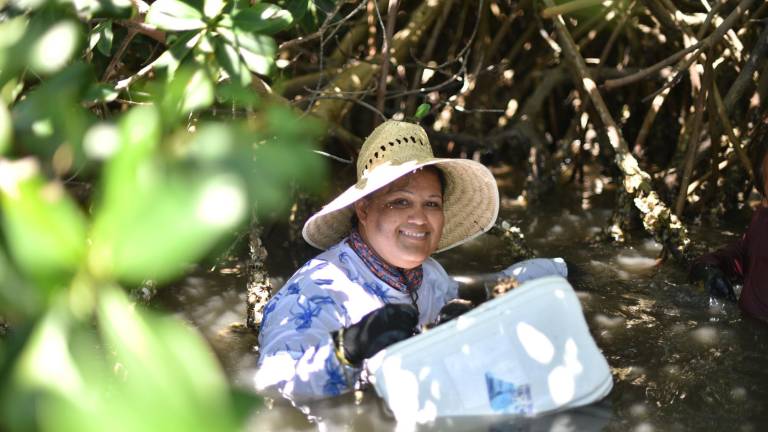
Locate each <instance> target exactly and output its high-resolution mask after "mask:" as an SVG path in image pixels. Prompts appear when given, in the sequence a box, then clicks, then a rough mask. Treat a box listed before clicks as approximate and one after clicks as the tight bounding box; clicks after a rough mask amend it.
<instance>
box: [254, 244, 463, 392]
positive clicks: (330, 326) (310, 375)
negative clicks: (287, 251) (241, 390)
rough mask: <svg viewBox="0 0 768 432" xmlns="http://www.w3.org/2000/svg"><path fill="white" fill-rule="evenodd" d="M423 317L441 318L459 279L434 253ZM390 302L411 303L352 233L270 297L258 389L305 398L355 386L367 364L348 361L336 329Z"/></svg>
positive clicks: (421, 292)
mask: <svg viewBox="0 0 768 432" xmlns="http://www.w3.org/2000/svg"><path fill="white" fill-rule="evenodd" d="M422 267H423V270H424V279H423V281H422V284H421V287H420V288H419V289H418V299H417V304H418V308H419V324H422V325H423V324H428V323H431V322H434V321H435V320H436V319H437V315H438V313H439V312H440V309H441V308H442V307H443V305H445V303H447V302H448V301H450V300H452V299H454V298H456V297H457V295H458V284H457V282H455V281H454V280H453V279H451V278H450V277H449V276H448V274H447V273H446V272H445V270H444V269H443V267H442V266H441V265H440V264H438V263H437V261H435V260H433V259H432V258H428V259H427V260H426V261H425V262H424V263H423V264H422ZM387 303H408V304H410V303H411V298H410V296H409V295H408V294H407V293H404V292H401V291H398V290H396V289H395V288H393V287H391V286H389V285H387V284H385V283H384V282H382V281H381V280H380V279H379V278H377V277H376V276H375V275H374V274H373V273H372V272H371V271H370V270H369V269H368V267H367V266H366V265H365V264H364V263H363V261H362V260H361V259H360V257H358V256H357V254H355V252H354V251H353V250H352V249H351V248H350V247H349V245H348V244H347V243H346V239H345V240H342V241H341V242H340V243H338V244H336V245H335V246H333V247H331V248H330V249H328V250H327V251H325V252H323V253H321V254H320V255H318V256H317V257H315V258H313V259H312V260H310V261H309V262H307V263H306V264H305V265H304V266H303V267H302V268H300V269H299V270H298V271H297V272H296V273H294V274H293V276H291V278H290V279H288V281H287V282H286V283H285V285H284V286H283V287H282V288H281V289H280V291H278V292H277V294H275V296H274V297H273V298H272V299H271V300H270V301H269V302H268V303H267V305H266V307H265V309H264V317H263V320H262V323H261V330H260V333H259V345H260V358H259V366H258V370H257V372H256V377H255V383H256V388H257V390H258V391H259V392H260V393H262V394H265V395H270V396H277V395H282V396H283V397H286V398H288V399H290V400H292V401H295V402H299V401H305V400H311V399H319V398H324V397H329V396H335V395H338V394H341V393H344V392H347V391H350V390H352V388H353V385H354V383H355V380H356V379H357V377H358V376H359V373H360V370H359V369H354V368H351V367H348V366H343V365H342V364H340V362H339V360H338V359H337V358H336V355H335V351H334V350H335V347H334V344H333V341H332V339H331V332H333V331H336V330H338V329H340V328H341V327H348V326H350V325H352V324H354V323H356V322H358V321H360V319H361V318H362V317H363V316H364V315H366V314H367V313H369V312H371V311H373V310H376V309H378V308H380V307H382V306H383V305H385V304H387Z"/></svg>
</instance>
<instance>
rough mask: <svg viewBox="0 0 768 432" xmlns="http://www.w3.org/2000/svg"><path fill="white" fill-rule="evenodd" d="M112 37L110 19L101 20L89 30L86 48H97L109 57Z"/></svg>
mask: <svg viewBox="0 0 768 432" xmlns="http://www.w3.org/2000/svg"><path fill="white" fill-rule="evenodd" d="M113 39H114V35H113V33H112V20H107V21H102V22H100V23H98V24H97V25H96V26H95V27H94V28H93V29H92V30H91V33H90V35H89V36H88V49H89V50H91V51H92V50H93V49H94V48H98V50H99V52H100V53H102V54H103V55H105V56H107V57H109V55H110V52H111V51H112V41H113Z"/></svg>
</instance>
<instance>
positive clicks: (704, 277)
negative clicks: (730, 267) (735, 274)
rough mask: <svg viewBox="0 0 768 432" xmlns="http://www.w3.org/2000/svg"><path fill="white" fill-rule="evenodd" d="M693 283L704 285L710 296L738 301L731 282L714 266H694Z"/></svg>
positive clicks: (692, 271) (697, 264) (692, 270)
mask: <svg viewBox="0 0 768 432" xmlns="http://www.w3.org/2000/svg"><path fill="white" fill-rule="evenodd" d="M691 282H693V283H702V284H703V285H704V288H705V289H706V290H707V291H708V292H709V295H711V296H713V297H717V298H726V299H728V300H732V301H736V293H734V292H733V285H732V284H731V281H729V280H728V278H727V277H726V276H725V274H724V273H723V271H722V270H720V269H719V268H717V267H715V266H713V265H709V264H704V263H696V264H694V265H693V267H692V268H691Z"/></svg>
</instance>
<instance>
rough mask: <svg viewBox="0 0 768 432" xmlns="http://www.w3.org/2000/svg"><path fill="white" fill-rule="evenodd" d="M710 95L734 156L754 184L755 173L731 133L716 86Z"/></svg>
mask: <svg viewBox="0 0 768 432" xmlns="http://www.w3.org/2000/svg"><path fill="white" fill-rule="evenodd" d="M712 93H713V94H714V96H715V103H716V104H717V115H718V116H719V117H720V121H721V122H722V123H723V125H722V126H723V127H724V128H725V131H726V132H727V136H728V139H729V140H730V141H731V145H732V146H733V149H734V150H736V154H738V155H739V161H740V162H741V164H742V165H743V166H744V169H745V170H746V171H747V173H748V174H749V178H750V180H752V182H753V183H755V173H754V172H752V165H751V164H750V163H749V157H748V156H747V152H746V151H744V149H743V148H742V147H741V143H740V142H739V139H738V138H736V135H735V134H734V133H733V126H731V120H730V119H729V118H728V113H727V111H726V109H725V104H724V103H723V100H722V98H720V91H719V90H718V89H717V86H716V85H714V83H713V85H712Z"/></svg>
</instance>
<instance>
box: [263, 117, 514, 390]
mask: <svg viewBox="0 0 768 432" xmlns="http://www.w3.org/2000/svg"><path fill="white" fill-rule="evenodd" d="M357 180H358V181H357V183H356V184H355V185H353V186H352V187H350V188H349V189H347V190H346V191H345V192H344V193H342V194H341V195H339V196H338V197H337V198H336V199H334V200H333V201H332V202H331V203H329V204H328V205H326V206H325V207H324V208H323V209H322V210H321V211H320V212H318V213H317V214H315V215H314V216H312V217H311V218H310V219H309V220H308V221H307V222H306V224H305V225H304V229H303V231H302V233H303V236H304V239H305V240H306V241H307V242H308V243H309V244H311V245H313V246H315V247H317V248H319V249H323V250H325V252H323V253H321V254H320V255H318V256H317V257H316V258H314V259H312V260H310V261H309V262H308V263H306V264H305V265H304V266H303V267H302V268H301V269H299V270H298V271H297V272H296V273H295V274H294V275H293V276H292V277H291V278H290V279H289V280H288V281H287V282H286V283H285V285H284V286H283V288H282V289H281V290H280V291H279V292H278V293H277V294H276V295H275V296H274V297H273V298H272V299H271V300H270V301H269V303H268V304H267V305H266V307H265V311H264V317H263V320H262V324H261V331H260V334H259V343H260V347H261V348H260V360H259V370H258V372H257V374H256V386H257V388H258V389H259V391H260V392H262V393H266V394H271V395H274V394H281V395H283V396H285V397H287V398H289V399H291V400H294V401H300V400H307V399H318V398H323V397H328V396H334V395H338V394H340V393H343V392H346V391H349V390H351V389H353V387H354V384H355V382H356V380H357V378H358V377H359V374H360V371H361V367H362V365H363V362H364V360H365V359H367V358H369V357H371V356H372V355H374V354H375V353H376V352H378V351H379V350H381V349H383V348H385V347H386V346H388V345H390V344H392V343H395V342H397V341H400V340H403V339H406V338H408V337H410V336H412V335H413V334H414V333H415V332H416V331H417V327H418V326H419V325H424V324H428V323H431V322H434V321H435V320H436V319H437V317H438V314H439V312H440V310H441V308H442V307H443V306H444V305H445V304H446V303H447V302H448V301H449V300H451V299H454V298H456V296H457V283H456V282H455V281H453V280H452V279H451V278H450V277H449V276H448V275H447V274H446V272H445V270H444V269H443V268H442V267H441V266H440V264H438V263H437V261H435V260H433V259H432V258H430V255H431V254H432V253H434V252H439V251H442V250H446V249H450V248H452V247H454V246H457V245H459V244H462V243H464V242H466V241H467V240H470V239H472V238H474V237H476V236H478V235H480V234H482V233H484V232H485V231H487V230H488V229H490V228H491V226H493V223H494V222H495V220H496V216H497V214H498V209H499V195H498V189H497V187H496V182H495V179H494V177H493V175H492V174H491V172H490V171H489V170H488V169H487V168H486V167H485V166H483V165H482V164H480V163H478V162H475V161H471V160H466V159H439V158H435V157H434V156H433V153H432V149H431V147H430V144H429V140H428V138H427V135H426V133H425V132H424V130H423V129H422V128H421V127H420V126H418V125H415V124H411V123H407V122H398V121H387V122H385V123H384V124H382V125H380V126H379V127H377V128H376V129H375V130H374V131H373V133H372V134H371V135H370V136H369V137H368V139H366V141H365V143H364V144H363V146H362V148H361V149H360V155H359V157H358V161H357Z"/></svg>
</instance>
